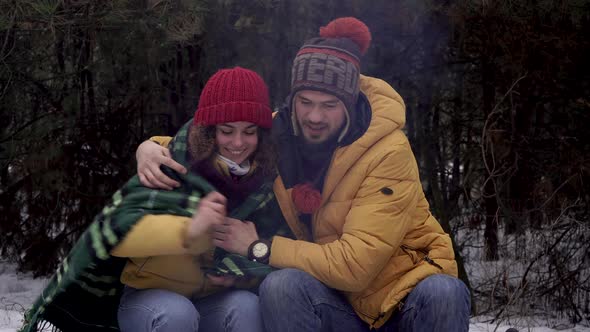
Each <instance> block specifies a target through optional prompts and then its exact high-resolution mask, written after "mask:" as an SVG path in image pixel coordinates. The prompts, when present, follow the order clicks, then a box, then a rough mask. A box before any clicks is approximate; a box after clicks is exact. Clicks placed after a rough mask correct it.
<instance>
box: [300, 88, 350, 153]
mask: <svg viewBox="0 0 590 332" xmlns="http://www.w3.org/2000/svg"><path fill="white" fill-rule="evenodd" d="M293 105H294V107H295V110H294V111H295V117H296V119H297V123H298V125H299V128H300V129H301V132H302V133H303V137H304V138H305V141H306V142H307V143H310V144H319V143H323V142H325V141H327V140H328V139H330V138H332V137H334V136H336V135H338V134H339V133H340V130H342V126H343V125H344V122H345V121H346V107H345V106H344V104H343V103H342V101H340V99H338V97H335V96H333V95H331V94H327V93H324V92H320V91H314V90H302V91H300V92H298V93H297V94H296V95H295V98H294V102H293Z"/></svg>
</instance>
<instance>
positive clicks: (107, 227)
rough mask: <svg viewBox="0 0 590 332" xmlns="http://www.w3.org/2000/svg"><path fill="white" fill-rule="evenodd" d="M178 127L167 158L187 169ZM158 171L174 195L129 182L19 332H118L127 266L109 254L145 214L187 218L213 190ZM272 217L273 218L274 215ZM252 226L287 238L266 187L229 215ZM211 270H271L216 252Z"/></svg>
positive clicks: (259, 273)
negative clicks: (48, 330)
mask: <svg viewBox="0 0 590 332" xmlns="http://www.w3.org/2000/svg"><path fill="white" fill-rule="evenodd" d="M190 123H191V121H189V122H188V123H187V124H185V125H184V126H183V127H182V128H181V129H180V130H179V132H178V133H177V134H176V136H175V137H174V139H173V141H172V142H171V145H170V150H171V153H172V156H173V158H174V159H175V160H176V161H178V162H179V163H181V164H183V165H185V166H187V163H186V154H187V132H188V127H189V125H190ZM163 171H164V172H165V173H166V174H167V175H169V176H171V177H173V178H174V179H176V180H177V181H179V182H180V183H181V186H180V187H179V188H176V189H175V190H173V191H163V190H154V189H150V188H146V187H143V186H142V185H141V184H140V182H139V179H138V177H137V175H136V176H134V177H133V178H131V179H130V180H129V181H128V182H127V183H126V184H125V185H124V186H123V187H122V188H121V189H120V190H118V191H117V192H116V193H115V194H114V195H113V197H112V200H111V202H110V203H109V204H108V205H107V206H106V207H104V209H103V210H102V211H101V212H100V213H99V214H98V215H97V216H96V217H95V219H94V221H93V222H92V223H91V224H90V226H89V227H88V229H87V230H86V231H85V232H84V233H83V234H82V236H81V237H80V239H79V240H78V242H77V243H76V244H75V245H74V247H73V248H72V250H71V251H70V253H69V254H68V256H67V257H66V258H65V259H63V261H62V263H61V265H60V267H59V268H58V270H57V271H56V273H55V274H54V275H53V277H52V278H51V279H50V280H49V283H48V285H47V287H46V288H45V289H44V290H43V292H42V293H41V295H40V296H39V298H38V299H37V300H36V302H35V303H34V304H33V306H32V308H31V309H30V310H28V311H27V313H26V314H25V324H24V326H23V327H22V328H21V330H20V331H21V332H32V331H40V330H42V329H43V327H44V326H45V325H48V324H51V325H52V328H53V329H55V330H59V331H63V332H69V331H76V332H78V331H87V332H92V331H118V330H119V327H118V324H117V307H118V304H119V298H120V294H121V291H122V288H123V285H122V284H121V283H120V281H119V277H120V274H121V272H122V270H123V267H124V266H125V263H126V259H123V258H118V257H113V256H110V254H109V252H110V251H111V250H112V249H113V248H114V247H115V246H116V245H117V244H118V243H119V242H120V241H121V240H122V239H123V238H124V236H125V234H126V233H127V232H128V231H129V230H130V229H131V228H132V227H133V225H135V223H136V222H137V221H138V220H139V219H141V217H143V216H144V215H147V214H174V215H180V216H187V217H190V216H192V215H193V214H194V213H195V211H196V209H197V206H198V203H199V200H200V198H201V197H203V196H204V195H206V194H207V193H209V192H211V191H213V190H215V189H214V188H213V186H211V184H209V183H208V182H207V181H206V180H205V179H203V178H201V177H199V176H197V175H195V174H188V175H186V176H185V175H181V174H178V173H176V172H174V171H173V170H171V169H170V168H167V167H163ZM277 213H278V215H277ZM229 215H230V216H232V217H233V218H236V219H241V220H245V219H247V220H250V221H252V222H254V223H255V224H256V227H257V230H258V233H259V235H260V236H261V237H270V236H272V235H274V234H281V235H284V236H290V234H289V231H288V227H286V226H285V223H283V222H280V221H279V220H280V209H279V208H278V204H277V203H276V200H275V198H274V195H273V193H272V184H271V183H270V182H269V183H265V184H264V185H263V186H262V187H261V188H260V189H259V190H257V191H256V192H255V193H253V194H251V195H250V196H249V197H248V198H247V199H246V200H245V201H244V202H243V204H241V205H240V206H239V207H238V208H236V209H235V210H234V211H231V212H230V213H229ZM215 269H217V270H218V271H219V272H221V273H228V274H233V275H238V276H264V275H266V274H267V273H269V272H270V271H271V270H272V268H271V267H269V266H268V265H264V264H260V263H256V262H252V261H249V260H247V259H246V258H245V257H242V256H239V255H233V254H228V253H226V252H224V251H223V250H221V249H219V248H217V249H216V252H215Z"/></svg>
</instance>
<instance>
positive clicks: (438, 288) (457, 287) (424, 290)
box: [416, 274, 470, 310]
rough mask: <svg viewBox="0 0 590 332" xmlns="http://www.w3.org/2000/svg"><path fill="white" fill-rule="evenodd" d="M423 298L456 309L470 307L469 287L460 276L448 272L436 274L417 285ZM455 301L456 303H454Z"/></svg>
mask: <svg viewBox="0 0 590 332" xmlns="http://www.w3.org/2000/svg"><path fill="white" fill-rule="evenodd" d="M416 289H417V290H418V292H419V293H420V295H421V296H422V297H423V298H427V299H429V300H428V301H427V302H429V303H431V304H435V305H436V304H441V305H443V307H447V308H449V309H451V308H454V310H457V309H459V310H461V309H466V310H469V307H470V295H469V289H468V288H467V286H466V285H465V283H463V281H461V280H460V279H458V278H455V277H453V276H450V275H446V274H435V275H432V276H430V277H428V278H426V279H424V280H422V281H421V282H420V283H419V284H418V286H417V287H416ZM453 303H454V304H453Z"/></svg>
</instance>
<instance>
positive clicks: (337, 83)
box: [291, 17, 371, 138]
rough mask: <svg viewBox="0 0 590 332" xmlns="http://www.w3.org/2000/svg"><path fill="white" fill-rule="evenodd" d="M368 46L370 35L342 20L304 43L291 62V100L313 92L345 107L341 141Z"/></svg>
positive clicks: (353, 22)
mask: <svg viewBox="0 0 590 332" xmlns="http://www.w3.org/2000/svg"><path fill="white" fill-rule="evenodd" d="M370 43H371V32H370V31H369V28H368V27H367V26H366V25H365V24H364V23H363V22H361V21H359V20H358V19H356V18H354V17H341V18H337V19H335V20H333V21H331V22H330V23H328V25H327V26H325V27H322V28H320V37H316V38H312V39H310V40H308V41H306V42H305V44H304V45H303V46H302V47H301V48H300V49H299V52H297V55H296V56H295V60H293V68H292V71H291V96H295V94H296V93H297V92H298V91H301V90H316V91H321V92H325V93H329V94H331V95H334V96H336V97H338V98H339V99H340V100H341V101H342V102H343V103H344V105H345V106H346V109H347V122H346V125H345V128H344V130H343V133H342V134H341V136H340V138H342V137H343V136H344V134H346V131H347V129H348V126H349V125H350V114H348V113H349V112H350V111H352V110H354V106H355V105H356V102H357V98H358V94H359V78H360V76H359V75H360V57H361V56H362V55H363V54H365V52H366V51H367V49H368V48H369V45H370ZM295 128H296V126H295ZM296 131H297V129H296Z"/></svg>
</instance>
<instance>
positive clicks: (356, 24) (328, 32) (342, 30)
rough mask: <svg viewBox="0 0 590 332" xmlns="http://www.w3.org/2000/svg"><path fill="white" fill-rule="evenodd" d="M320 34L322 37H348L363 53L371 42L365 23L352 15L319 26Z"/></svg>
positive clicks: (369, 32)
mask: <svg viewBox="0 0 590 332" xmlns="http://www.w3.org/2000/svg"><path fill="white" fill-rule="evenodd" d="M320 36H321V37H323V38H349V39H351V40H352V41H353V42H355V44H357V45H358V47H359V48H360V50H361V54H365V53H366V52H367V50H368V49H369V45H370V44H371V31H369V27H367V26H366V25H365V23H363V22H361V21H359V20H358V19H356V18H354V17H341V18H337V19H335V20H333V21H332V22H330V23H328V25H326V26H325V27H321V28H320Z"/></svg>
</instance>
